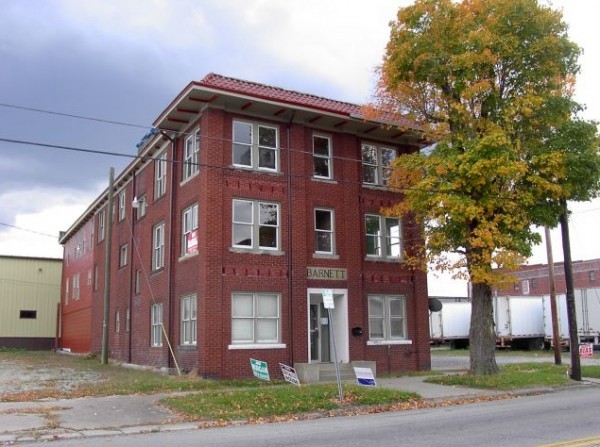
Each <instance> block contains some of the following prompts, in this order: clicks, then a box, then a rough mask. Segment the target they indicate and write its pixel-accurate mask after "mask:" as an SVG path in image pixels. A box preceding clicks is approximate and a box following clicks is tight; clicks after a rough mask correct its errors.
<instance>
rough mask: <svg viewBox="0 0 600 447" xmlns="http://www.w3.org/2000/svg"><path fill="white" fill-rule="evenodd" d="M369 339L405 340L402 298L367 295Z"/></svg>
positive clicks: (404, 309)
mask: <svg viewBox="0 0 600 447" xmlns="http://www.w3.org/2000/svg"><path fill="white" fill-rule="evenodd" d="M369 338H370V339H371V340H406V338H407V337H406V303H405V299H404V297H402V296H394V295H369Z"/></svg>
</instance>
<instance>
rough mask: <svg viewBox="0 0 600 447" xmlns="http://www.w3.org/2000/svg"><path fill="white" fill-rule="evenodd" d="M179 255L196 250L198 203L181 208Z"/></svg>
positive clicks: (195, 251)
mask: <svg viewBox="0 0 600 447" xmlns="http://www.w3.org/2000/svg"><path fill="white" fill-rule="evenodd" d="M181 226H182V228H181V256H186V255H189V254H192V253H197V252H198V236H199V235H198V204H197V203H195V204H193V205H192V206H189V207H187V208H186V209H184V210H183V213H182V216H181Z"/></svg>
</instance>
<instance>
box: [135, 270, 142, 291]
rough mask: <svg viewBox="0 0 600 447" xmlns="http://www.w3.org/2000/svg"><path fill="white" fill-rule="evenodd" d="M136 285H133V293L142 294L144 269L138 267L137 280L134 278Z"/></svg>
mask: <svg viewBox="0 0 600 447" xmlns="http://www.w3.org/2000/svg"><path fill="white" fill-rule="evenodd" d="M134 281H135V282H134V285H133V293H135V294H136V295H139V294H140V291H141V290H142V270H141V269H136V270H135V280H134Z"/></svg>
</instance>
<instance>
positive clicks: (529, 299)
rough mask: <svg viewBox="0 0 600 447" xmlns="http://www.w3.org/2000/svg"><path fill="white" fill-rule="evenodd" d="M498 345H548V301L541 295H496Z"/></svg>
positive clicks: (527, 346) (531, 346)
mask: <svg viewBox="0 0 600 447" xmlns="http://www.w3.org/2000/svg"><path fill="white" fill-rule="evenodd" d="M493 303H494V324H495V329H496V345H497V346H498V347H502V348H504V347H509V346H510V347H513V348H521V349H529V350H537V349H543V348H544V341H545V331H544V302H543V299H542V297H541V296H498V297H494V301H493Z"/></svg>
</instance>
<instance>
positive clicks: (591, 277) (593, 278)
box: [588, 270, 596, 281]
mask: <svg viewBox="0 0 600 447" xmlns="http://www.w3.org/2000/svg"><path fill="white" fill-rule="evenodd" d="M588 279H589V280H590V281H596V270H590V271H589V272H588Z"/></svg>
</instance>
